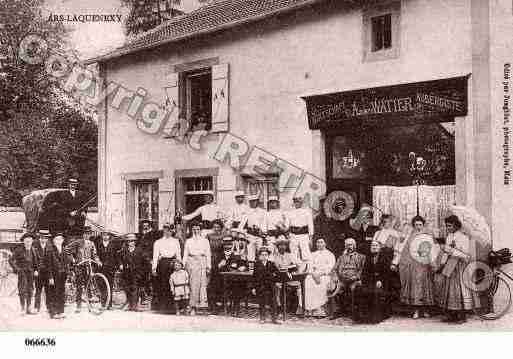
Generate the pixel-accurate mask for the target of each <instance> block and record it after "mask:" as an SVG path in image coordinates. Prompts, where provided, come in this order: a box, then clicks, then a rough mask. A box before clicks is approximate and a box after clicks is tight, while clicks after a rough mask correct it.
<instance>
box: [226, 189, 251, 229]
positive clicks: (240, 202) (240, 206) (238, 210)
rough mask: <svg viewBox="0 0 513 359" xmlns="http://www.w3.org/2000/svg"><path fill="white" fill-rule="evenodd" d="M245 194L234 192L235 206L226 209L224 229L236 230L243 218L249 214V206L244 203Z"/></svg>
mask: <svg viewBox="0 0 513 359" xmlns="http://www.w3.org/2000/svg"><path fill="white" fill-rule="evenodd" d="M245 198H246V194H245V193H244V191H237V192H235V204H234V205H233V206H232V207H230V208H229V209H228V213H227V214H228V223H227V225H226V227H227V228H228V229H230V228H238V227H239V225H240V223H241V222H242V219H243V218H244V216H245V215H246V214H247V213H248V212H249V206H248V205H247V204H245V203H244V199H245Z"/></svg>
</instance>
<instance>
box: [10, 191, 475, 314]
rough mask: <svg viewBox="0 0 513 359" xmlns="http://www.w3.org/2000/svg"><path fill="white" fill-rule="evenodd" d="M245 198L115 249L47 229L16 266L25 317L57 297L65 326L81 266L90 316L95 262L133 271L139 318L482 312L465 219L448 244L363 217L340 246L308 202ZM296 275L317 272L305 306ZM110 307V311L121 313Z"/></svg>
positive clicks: (148, 230)
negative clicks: (87, 266) (252, 307)
mask: <svg viewBox="0 0 513 359" xmlns="http://www.w3.org/2000/svg"><path fill="white" fill-rule="evenodd" d="M245 199H246V196H245V194H244V193H243V192H237V193H236V195H235V203H234V205H233V207H232V208H231V209H230V210H229V211H228V213H226V211H223V210H222V209H221V208H220V207H219V206H217V205H216V204H215V203H214V202H213V197H212V196H211V195H207V198H206V204H205V205H203V206H201V207H199V208H198V209H197V210H196V211H194V212H192V213H190V214H188V215H186V216H183V217H182V218H181V220H182V221H183V223H175V224H170V223H166V224H164V225H163V227H162V230H160V231H159V230H156V229H154V228H152V222H151V221H148V220H145V221H143V222H142V230H141V232H140V233H130V234H127V235H126V236H123V238H122V239H119V238H114V239H113V238H112V235H111V233H109V232H102V233H101V234H100V236H98V237H94V236H93V234H92V232H91V231H90V230H88V229H86V231H85V232H84V234H83V236H82V237H80V238H78V239H77V238H73V239H72V238H65V236H64V235H62V234H59V233H57V234H52V235H51V234H50V233H49V232H48V231H45V230H40V231H39V232H38V233H37V234H32V233H26V234H25V235H24V236H23V237H22V241H23V246H20V247H19V248H17V249H16V251H15V252H14V254H13V256H12V258H11V265H12V267H13V269H14V270H15V272H16V273H17V274H18V289H19V297H20V305H21V310H22V312H23V313H26V314H35V313H37V312H39V311H40V309H41V294H42V292H43V291H45V292H46V308H47V311H48V313H49V315H50V316H51V317H52V318H63V317H64V295H65V286H64V283H65V281H66V275H67V273H68V272H69V268H70V267H73V268H75V270H76V278H77V279H76V282H77V283H76V286H77V291H76V312H80V311H81V305H82V293H83V287H84V285H85V279H86V275H85V273H83V272H82V271H81V270H80V266H76V265H75V266H73V264H77V263H80V262H82V261H84V260H87V259H91V260H93V261H94V262H96V263H97V264H98V268H99V271H100V272H101V273H103V274H104V275H105V277H106V278H107V280H108V282H109V284H110V285H111V288H112V286H113V282H114V277H115V275H116V272H120V273H121V279H122V285H123V288H124V290H125V292H126V297H127V301H128V306H127V310H129V311H138V310H140V309H139V308H140V305H141V303H142V302H143V301H145V300H147V298H149V297H151V309H152V310H154V311H158V312H162V313H174V314H176V315H180V314H187V315H195V314H198V313H211V314H217V313H218V312H219V311H220V310H221V309H223V307H222V305H223V304H226V303H224V301H223V299H224V298H228V301H229V308H230V312H231V314H232V315H234V316H239V315H240V303H241V301H242V300H243V299H244V298H250V297H253V298H254V299H255V300H256V302H257V303H258V304H259V308H260V311H259V313H260V320H261V321H262V322H265V320H266V312H267V307H269V308H270V314H271V319H272V322H273V323H280V322H279V320H278V318H279V313H280V312H281V311H282V310H286V311H292V312H296V313H298V314H303V315H306V316H312V317H326V316H329V317H330V318H336V317H338V316H340V315H349V316H350V317H351V318H352V319H353V320H354V321H356V322H370V323H377V322H380V321H382V320H384V319H386V318H388V317H389V316H390V315H391V314H392V311H393V308H394V306H395V305H401V306H402V307H403V308H408V309H409V310H410V311H411V316H412V318H413V319H417V318H420V317H429V316H430V315H432V314H433V313H434V312H433V308H436V307H438V308H441V309H442V310H443V312H444V313H445V314H446V318H445V320H446V321H449V322H456V323H462V322H464V321H465V313H466V311H468V310H471V309H472V308H474V307H475V306H479V305H481V304H480V300H479V299H480V298H479V296H478V295H477V293H475V292H473V291H471V290H470V289H469V286H468V285H466V283H465V274H464V272H465V268H466V266H467V264H468V263H469V262H470V261H471V260H472V259H473V255H472V249H471V246H470V243H471V241H470V239H469V237H467V236H466V235H465V234H464V233H462V231H461V222H460V220H459V219H458V217H456V216H449V217H447V218H446V219H445V225H446V230H447V233H448V235H447V238H446V240H445V244H442V243H440V242H439V241H436V240H435V238H434V236H433V234H432V231H430V230H429V229H428V228H429V226H427V225H426V221H425V219H424V218H422V217H420V216H415V217H414V218H412V220H411V226H407V229H398V228H396V225H395V219H394V217H393V216H391V215H387V214H383V215H382V216H381V220H380V225H379V226H374V225H372V218H373V213H372V208H370V207H363V208H361V209H360V211H359V212H358V214H357V216H356V217H355V218H354V219H353V220H352V222H351V227H350V229H348V230H347V231H345V232H344V233H332V234H333V236H331V237H330V239H329V240H328V239H327V238H325V237H324V236H323V235H322V234H320V233H316V232H318V231H317V230H316V226H315V225H314V219H313V216H312V212H311V210H310V209H308V208H306V207H305V206H304V203H303V199H302V198H301V197H295V198H293V205H294V208H293V209H292V210H290V211H284V210H282V209H280V201H279V199H278V198H277V197H270V198H269V202H268V207H269V210H268V211H266V210H264V209H262V208H261V207H259V198H258V197H257V196H249V198H248V202H249V205H246V204H245ZM185 224H187V227H188V228H190V235H188V236H185V237H187V238H182V237H183V236H181V235H179V234H177V229H178V228H176V227H175V225H176V226H182V225H185ZM227 272H240V273H247V274H249V275H247V276H245V277H244V278H247V279H248V280H246V281H233V282H230V283H229V285H228V286H226V285H224V281H223V275H224V274H225V273H227ZM294 273H302V274H305V280H304V296H305V297H304V298H302V293H303V292H302V291H301V283H300V281H298V280H295V278H293V274H294ZM283 286H285V289H284V288H283ZM34 289H35V294H34ZM283 289H284V291H283ZM283 292H285V293H286V296H287V303H288V305H287V308H283V306H285V303H282V302H283V301H282V297H281V293H283ZM33 297H34V305H33V307H32V299H33ZM303 299H304V300H303ZM111 301H112V297H111ZM303 302H304V307H303V305H302V303H303ZM104 305H105V306H106V307H107V309H109V308H111V306H112V303H104ZM280 308H281V310H280Z"/></svg>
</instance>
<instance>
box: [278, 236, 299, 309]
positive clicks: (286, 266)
mask: <svg viewBox="0 0 513 359" xmlns="http://www.w3.org/2000/svg"><path fill="white" fill-rule="evenodd" d="M274 244H275V246H276V252H275V253H274V263H275V264H276V267H278V270H279V271H280V272H281V275H288V276H289V277H290V275H289V273H291V272H296V271H297V270H298V268H299V264H300V262H299V260H298V258H297V257H296V256H295V255H293V254H292V253H290V240H289V239H287V238H286V237H285V236H284V235H279V236H278V237H277V238H276V241H275V243H274ZM286 285H287V287H288V288H291V289H293V290H295V298H294V299H295V300H294V301H292V300H288V301H287V303H289V305H290V307H289V308H286V309H287V310H289V309H290V310H291V311H295V310H297V311H298V314H301V311H302V308H300V306H299V304H300V303H301V284H300V283H299V281H288V282H287V283H286ZM276 286H277V287H278V289H280V292H281V289H282V284H281V283H276ZM286 295H287V294H286ZM280 299H281V298H280V296H279V295H278V296H277V301H278V303H280V302H281V300H280Z"/></svg>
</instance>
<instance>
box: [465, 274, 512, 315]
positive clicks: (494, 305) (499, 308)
mask: <svg viewBox="0 0 513 359" xmlns="http://www.w3.org/2000/svg"><path fill="white" fill-rule="evenodd" d="M480 297H481V302H483V306H482V307H481V308H475V309H474V312H475V313H476V314H477V315H478V316H479V317H480V318H481V319H484V320H496V319H499V318H500V317H502V316H503V315H504V314H506V313H507V312H508V311H509V309H510V308H511V288H510V286H509V284H508V282H507V281H506V280H504V278H502V277H500V276H495V278H494V279H493V281H492V283H491V284H490V287H489V288H488V290H487V291H486V293H485V295H482V296H480Z"/></svg>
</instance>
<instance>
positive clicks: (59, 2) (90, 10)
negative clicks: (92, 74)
mask: <svg viewBox="0 0 513 359" xmlns="http://www.w3.org/2000/svg"><path fill="white" fill-rule="evenodd" d="M181 6H182V10H184V11H185V12H188V11H191V10H193V9H195V8H197V7H198V6H200V4H199V2H198V1H197V0H182V5H181ZM127 13H128V11H127V9H126V8H124V7H122V6H121V2H120V0H82V1H77V0H46V6H45V17H46V16H49V15H50V14H54V15H61V14H62V15H68V14H69V15H74V14H76V15H102V14H108V15H111V14H116V15H118V14H119V15H122V16H123V19H122V21H123V20H124V19H125V18H126V15H127ZM65 25H66V26H67V27H69V28H70V31H71V38H70V41H71V42H72V45H74V47H75V48H76V50H77V51H78V52H79V54H80V55H81V57H82V58H83V59H87V58H91V57H94V56H97V55H99V54H102V53H105V52H107V51H109V50H111V49H113V48H116V47H118V46H121V45H122V44H123V42H124V41H125V36H124V34H123V27H122V26H123V25H122V22H97V23H93V22H90V23H81V22H65Z"/></svg>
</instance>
